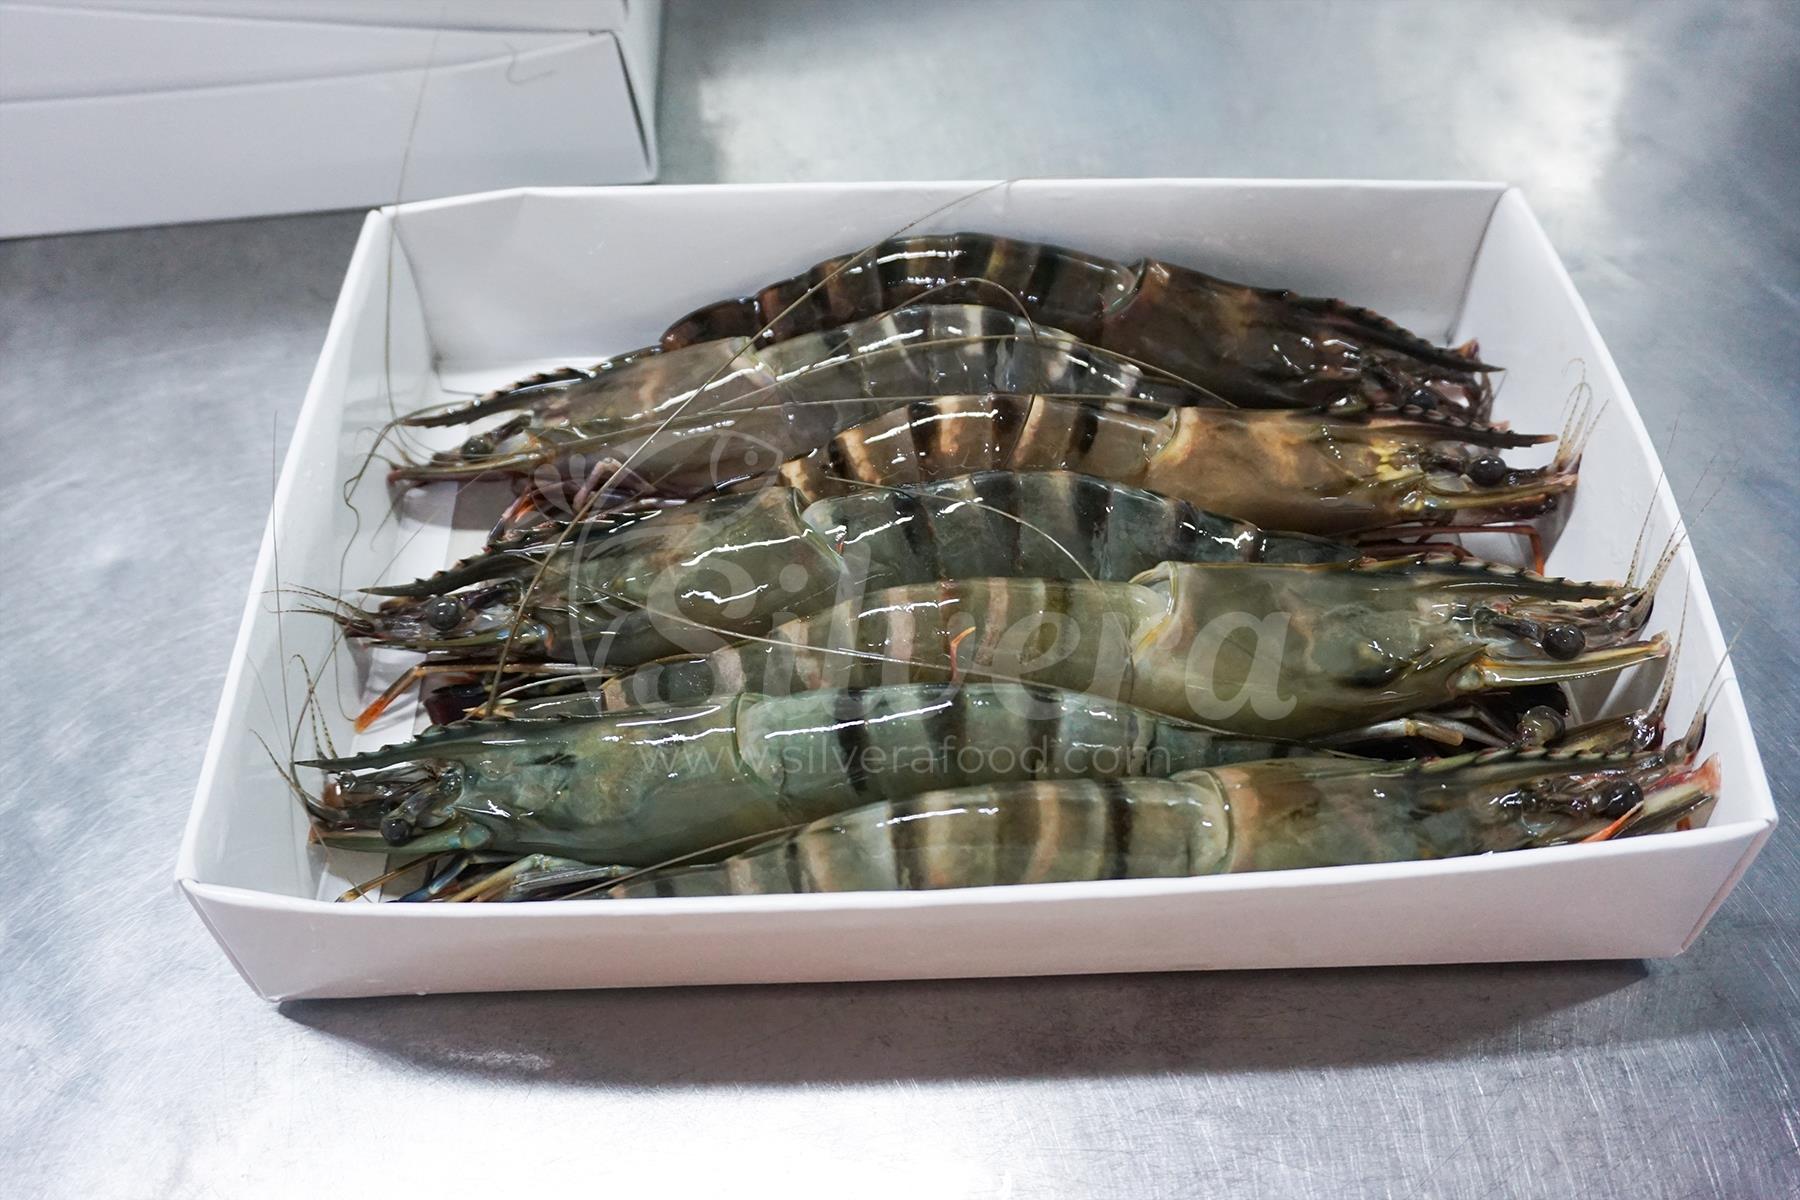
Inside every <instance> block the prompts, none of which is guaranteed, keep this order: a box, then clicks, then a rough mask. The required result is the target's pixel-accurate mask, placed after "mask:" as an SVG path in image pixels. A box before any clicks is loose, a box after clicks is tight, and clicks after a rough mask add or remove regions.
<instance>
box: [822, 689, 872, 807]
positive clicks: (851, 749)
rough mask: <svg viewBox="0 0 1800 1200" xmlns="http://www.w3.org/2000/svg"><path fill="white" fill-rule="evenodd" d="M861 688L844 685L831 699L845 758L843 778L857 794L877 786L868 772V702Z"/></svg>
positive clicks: (840, 744) (836, 728)
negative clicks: (845, 686)
mask: <svg viewBox="0 0 1800 1200" xmlns="http://www.w3.org/2000/svg"><path fill="white" fill-rule="evenodd" d="M867 699H868V698H867V694H866V693H865V692H864V691H863V689H861V688H845V689H843V690H842V691H840V692H838V694H837V695H836V697H834V698H833V700H832V702H831V723H832V725H833V726H834V727H835V732H836V734H837V745H838V753H839V754H840V755H842V756H843V760H844V780H845V782H847V783H848V784H849V785H850V790H851V791H852V792H854V793H856V795H858V796H867V795H869V794H870V793H872V792H874V791H875V790H876V788H875V783H874V780H873V779H872V778H871V777H870V775H869V706H868V703H867Z"/></svg>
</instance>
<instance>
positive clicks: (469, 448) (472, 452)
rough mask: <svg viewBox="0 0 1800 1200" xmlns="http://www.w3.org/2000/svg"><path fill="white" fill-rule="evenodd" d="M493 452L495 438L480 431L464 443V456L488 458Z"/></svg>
mask: <svg viewBox="0 0 1800 1200" xmlns="http://www.w3.org/2000/svg"><path fill="white" fill-rule="evenodd" d="M493 452H494V442H493V439H491V438H489V437H487V436H486V435H485V434H480V433H478V434H476V435H475V436H474V437H472V438H470V439H469V440H468V441H466V442H464V443H463V444H462V456H463V457H464V458H486V457H487V456H488V455H490V454H492V453H493Z"/></svg>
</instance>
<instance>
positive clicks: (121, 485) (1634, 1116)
mask: <svg viewBox="0 0 1800 1200" xmlns="http://www.w3.org/2000/svg"><path fill="white" fill-rule="evenodd" d="M667 51H668V58H667V66H666V77H665V82H664V86H663V94H662V112H663V113H664V118H663V121H664V123H663V129H662V138H663V145H664V148H665V162H666V175H665V178H667V179H670V180H750V179H795V178H797V179H839V178H882V177H920V176H930V177H937V178H955V177H982V176H994V175H1033V174H1063V175H1071V174H1098V175H1133V174H1157V175H1183V174H1216V175H1303V176H1304V175H1318V176H1325V175H1336V176H1378V177H1469V178H1485V179H1506V180H1511V181H1513V182H1516V183H1518V184H1521V185H1523V186H1524V187H1525V188H1526V189H1527V191H1528V193H1529V195H1530V198H1531V201H1532V203H1533V205H1534V206H1536V208H1537V210H1538V212H1539V213H1540V214H1541V215H1542V217H1543V219H1544V221H1545V224H1546V225H1547V227H1548V229H1549V232H1550V235H1551V237H1552V239H1553V240H1554V241H1555V243H1556V245H1557V247H1558V249H1559V250H1560V251H1561V252H1562V254H1563V256H1564V258H1565V260H1566V261H1567V262H1568V264H1569V267H1570V269H1571V271H1572V272H1573V273H1574V275H1575V278H1576V282H1577V284H1578V286H1579V287H1580V288H1581V290H1582V293H1583V295H1584V296H1585V297H1586V298H1587V300H1588V302H1589V303H1590V304H1591V305H1592V307H1593V310H1594V316H1595V319H1596V321H1597V322H1598V324H1599V326H1600V328H1601V330H1602V332H1603V333H1604V334H1605V336H1606V338H1607V339H1608V341H1609V343H1610V344H1611V346H1612V349H1613V351H1614V353H1615V354H1616V355H1617V357H1618V360H1619V365H1620V367H1621V369H1622V370H1623V372H1624V374H1625V377H1626V378H1627V380H1628V381H1629V382H1630V384H1631V386H1632V389H1633V392H1634V394H1635V396H1636V398H1637V400H1638V403H1639V404H1640V405H1641V406H1642V408H1643V410H1644V413H1645V416H1646V419H1647V420H1648V423H1649V425H1650V427H1651V428H1652V430H1653V431H1655V432H1656V433H1657V435H1658V440H1659V442H1660V443H1661V445H1662V447H1663V451H1664V454H1665V457H1666V459H1667V461H1668V464H1669V471H1670V475H1671V478H1672V481H1673V483H1674V485H1675V488H1676V492H1677V494H1678V495H1680V496H1683V497H1691V499H1689V500H1688V502H1687V505H1686V508H1687V512H1688V515H1689V517H1690V519H1691V523H1692V529H1693V540H1694V544H1695V546H1696V548H1697V550H1698V552H1699V555H1700V558H1701V561H1702V563H1703V565H1704V569H1705V571H1706V575H1707V578H1708V580H1709V581H1710V582H1711V586H1712V591H1713V599H1714V602H1715V603H1716V604H1717V606H1718V609H1719V616H1720V618H1721V620H1722V621H1723V623H1724V624H1725V626H1726V628H1727V630H1728V632H1729V631H1741V637H1740V640H1739V641H1738V643H1737V649H1736V659H1737V665H1738V673H1739V675H1740V677H1741V679H1742V681H1743V685H1744V690H1745V693H1746V697H1747V700H1748V702H1749V705H1750V709H1751V714H1752V717H1753V719H1754V720H1755V721H1756V723H1757V727H1758V729H1759V732H1760V735H1761V738H1762V749H1763V753H1764V755H1765V756H1766V758H1767V761H1768V766H1769V770H1770V774H1771V776H1772V777H1773V779H1774V783H1775V788H1776V793H1777V796H1778V799H1779V802H1780V803H1781V804H1782V806H1783V807H1784V808H1787V809H1789V810H1790V814H1789V815H1790V816H1791V815H1793V814H1792V812H1791V810H1792V808H1793V805H1794V803H1795V783H1794V781H1795V780H1796V779H1800V750H1797V749H1796V744H1795V729H1796V726H1797V720H1796V718H1797V716H1800V661H1797V660H1800V632H1797V631H1796V629H1795V627H1794V624H1793V618H1792V612H1793V597H1794V596H1795V595H1796V594H1800V522H1797V521H1796V509H1797V500H1800V484H1797V481H1796V477H1797V475H1800V452H1797V451H1796V449H1795V447H1796V446H1797V445H1800V384H1797V383H1796V370H1797V368H1800V354H1797V353H1796V350H1795V338H1794V331H1795V328H1796V325H1800V206H1797V205H1796V203H1795V197H1796V196H1797V195H1800V132H1797V123H1796V121H1795V119H1794V115H1795V114H1796V113H1797V112H1800V9H1797V8H1795V7H1794V6H1793V5H1791V4H1770V5H1752V4H1717V5H1690V4H1676V3H1659V4H1645V5H1639V6H1624V5H1580V6H1530V7H1525V6H1518V5H1511V4H1498V5H1484V4H1399V5H1374V4H1348V3H1345V4H1331V5H1321V4H1262V5H1252V4H1231V3H1224V4H1206V5H1156V4H1131V5H1127V4H1118V3H1113V4H1094V5H1092V6H1086V5H1075V4H1067V5H1064V4H1052V3H1044V4H1034V3H1022V2H1021V3H991V4H984V5H980V6H976V5H971V4H964V3H954V4H953V3H948V2H941V0H940V2H933V3H920V4H911V5H887V4H880V3H857V4H835V5H828V6H827V5H812V4H795V3H765V4H760V5H738V4H733V5H727V4H723V3H721V4H716V5H705V4H696V3H677V4H675V5H674V6H673V11H672V12H671V13H670V23H669V40H668V45H667ZM3 172H4V166H3V164H0V186H29V181H21V180H8V179H5V178H4V177H3ZM196 186H204V181H196ZM358 221H359V217H358V216H356V215H353V214H334V215H324V216H315V217H301V218H292V219H284V220H271V221H256V222H241V223H233V224H222V225H209V226H195V227H185V228H175V229H162V230H151V231H138V232H126V233H109V234H99V235H88V236H81V237H69V238H57V239H43V240H36V241H23V242H13V243H8V244H0V431H3V436H0V454H4V455H5V456H6V459H7V461H6V466H5V469H4V471H0V512H3V514H4V522H3V527H4V530H5V534H4V536H5V548H4V558H3V561H4V564H5V566H4V573H3V575H0V602H3V603H0V612H4V614H5V620H6V638H5V645H6V653H5V654H4V656H0V662H4V664H5V666H4V671H5V677H6V682H7V695H8V704H7V709H6V719H5V723H4V726H3V728H4V734H3V735H0V736H3V739H4V745H5V763H6V773H5V787H4V789H3V791H0V836H3V844H4V847H5V853H4V856H3V857H0V873H3V874H4V878H5V884H6V886H5V892H6V896H7V903H6V904H5V906H4V908H3V909H0V930H3V933H0V937H3V938H4V944H5V954H4V968H3V973H0V1033H3V1036H0V1064H4V1069H5V1078H6V1080H7V1084H8V1086H7V1087H6V1088H5V1089H4V1090H3V1091H0V1131H3V1133H0V1156H3V1157H4V1162H3V1165H0V1179H4V1180H5V1181H6V1182H5V1183H4V1184H0V1190H3V1191H4V1192H5V1193H6V1194H8V1195H18V1196H33V1195H71V1196H83V1197H93V1198H101V1197H137V1196H239V1195H255V1196H260V1197H277V1196H296V1197H306V1198H308V1200H317V1198H319V1197H335V1196H341V1195H351V1194H357V1195H391V1194H399V1193H400V1192H401V1190H402V1189H404V1192H405V1193H406V1194H413V1195H428V1194H439V1195H441V1194H445V1193H446V1189H448V1188H451V1187H456V1185H458V1184H468V1185H475V1184H478V1183H481V1182H492V1183H498V1184H501V1185H502V1186H506V1187H508V1189H509V1190H510V1191H513V1192H514V1193H515V1194H523V1195H535V1194H540V1193H544V1194H548V1193H551V1192H553V1191H558V1190H564V1189H571V1188H578V1189H580V1191H581V1193H582V1194H587V1193H591V1192H593V1191H596V1190H600V1189H604V1190H605V1191H607V1192H609V1193H613V1194H620V1195H645V1194H655V1195H670V1194H673V1195H685V1194H688V1193H690V1192H696V1191H699V1190H700V1189H701V1188H702V1187H706V1188H708V1189H717V1188H720V1187H730V1188H731V1189H732V1190H733V1194H742V1195H760V1194H770V1195H775V1194H780V1195H783V1196H795V1195H807V1194H818V1193H823V1192H827V1191H829V1192H832V1193H836V1194H852V1195H857V1196H859V1197H869V1196H886V1195H890V1194H891V1195H896V1196H899V1195H905V1196H908V1197H913V1196H919V1195H932V1196H962V1195H969V1196H1056V1195H1069V1196H1134V1197H1145V1196H1183V1197H1185V1196H1193V1195H1244V1196H1264V1197H1276V1196H1305V1197H1339V1196H1418V1195H1431V1196H1452V1197H1486V1196H1505V1195H1517V1196H1560V1195H1574V1194H1582V1195H1585V1196H1632V1197H1665V1196H1667V1197H1678V1196H1705V1195H1732V1196H1776V1195H1792V1194H1794V1193H1795V1192H1796V1190H1800V1098H1797V1096H1796V1082H1797V1080H1796V1075H1797V1072H1800V899H1797V897H1800V856H1797V852H1796V848H1795V847H1796V841H1795V839H1794V838H1793V837H1792V836H1790V835H1789V833H1788V831H1785V830H1784V831H1781V832H1778V833H1777V835H1776V837H1775V838H1774V839H1773V841H1772V842H1771V844H1770V845H1769V846H1768V848H1767V849H1766V850H1765V851H1764V853H1763V855H1762V858H1761V859H1760V860H1759V861H1758V863H1757V864H1756V866H1755V868H1754V869H1753V870H1752V871H1751V873H1750V875H1749V876H1748V878H1747V879H1746V880H1745V881H1744V883H1743V885H1742V886H1740V887H1739V888H1738V890H1737V891H1736V893H1735V894H1734V895H1733V896H1732V898H1731V900H1730V901H1729V902H1728V903H1727V904H1726V906H1725V907H1724V909H1723V910H1722V911H1721V912H1720V913H1719V915H1718V917H1717V919H1716V920H1715V921H1714V922H1713V924H1712V927H1711V928H1710V930H1709V931H1708V932H1707V933H1706V935H1705V936H1704V937H1703V938H1702V939H1701V940H1700V942H1699V944H1698V945H1697V947H1696V948H1695V949H1694V950H1693V951H1692V952H1690V953H1689V954H1687V955H1686V956H1684V957H1682V958H1680V959H1676V960H1673V961H1668V962H1650V963H1636V962H1625V963H1591V964H1569V965H1541V966H1517V965H1514V966H1494V967H1458V968H1446V969H1399V970H1363V971H1314V972H1279V973H1271V974H1221V975H1190V976H1146V977H1130V978H1120V977H1103V978H1087V979H1052V980H1019V981H998V982H996V981H989V982H945V983H921V984H889V985H878V986H875V985H871V986H833V987H797V988H780V989H776V988H732V989H721V990H712V991H688V992H623V993H609V994H597V993H576V994H564V995H542V996H471V997H437V998H424V999H399V1000H380V1001H350V1002H320V1003H294V1004H288V1005H284V1006H282V1007H279V1008H276V1007H273V1006H270V1005H267V1004H264V1003H263V1002H262V1001H260V1000H257V999H256V998H255V997H254V996H252V995H251V994H250V992H249V991H248V989H246V988H245V987H244V985H243V984H242V983H241V982H240V981H239V980H238V979H237V977H236V976H235V975H234V974H233V972H232V970H231V968H230V967H229V965H228V964H227V963H226V961H225V959H224V958H223V956H222V955H221V954H220V953H219V951H218V949H217V948H216V946H214V944H213V943H212V941H211V939H210V938H209V937H208V936H207V935H206V933H205V932H204V930H203V929H202V928H201V926H200V924H199V922H198V921H196V920H195V919H194V917H193V915H192V913H190V912H189V911H187V909H186V906H185V905H184V904H183V903H182V902H181V901H180V900H179V899H178V898H177V897H176V896H175V895H174V894H173V892H172V890H171V888H170V887H169V883H168V870H169V864H170V863H171V862H172V860H173V857H174V853H175V846H176V842H177V840H178V838H179V834H180V829H181V824H182V821H183V819H184V817H185V815H186V812H187V807H188V801H189V797H190V793H191V790H192V786H193V782H194V777H195V773H196V771H197V769H198V766H199V763H200V759H201V754H202V749H203V745H204V740H205V737H206V733H207V730H208V727H209V725H210V723H211V721H212V715H213V706H214V704H215V702H216V699H217V696H218V693H219V687H220V684H221V681H222V679H223V675H224V671H225V665H226V658H227V655H228V652H229V650H230V643H231V638H232V635H233V631H234V629H235V626H236V622H237V618H238V614H239V609H240V605H241V603H242V594H243V588H244V586H245V580H246V579H247V578H248V575H249V572H250V568H251V564H252V562H253V560H254V557H255V550H256V541H257V538H258V536H259V533H260V530H261V528H262V523H263V518H264V514H265V512H266V509H267V505H268V499H269V493H270V487H271V480H272V477H273V473H274V464H275V463H276V462H277V461H278V455H279V452H280V450H281V449H282V448H283V446H284V445H285V442H286V438H287V433H288V430H289V428H290V425H291V421H292V419H293V415H294V412H295V410H296V408H297V406H298V404H299V401H300V398H301V394H302V392H303V390H304V387H305V383H306V378H307V374H308V372H309V370H310V369H311V366H312V363H313V358H314V355H315V354H316V352H317V350H318V346H319V342H320V339H321V337H322V335H323V332H324V327H325V321H326V319H327V316H328V314H329V312H330V309H331V303H332V299H333V296H334V294H335V291H336V288H337V285H338V282H339V279H340V277H341V275H342V272H343V268H344V265H345V263H346V261H347V258H348V255H349V252H350V247H351V244H352V240H353V238H354V236H355V231H356V228H357V225H358ZM1678 422H1679V423H1678ZM1633 532H1634V531H1630V530H1624V531H1621V536H1622V537H1626V538H1628V537H1630V536H1632V534H1633ZM1702 665H1703V664H1689V666H1690V667H1691V668H1692V669H1699V668H1700V667H1701V666H1702ZM1607 917H1608V914H1607V912H1606V911H1605V910H1604V909H1599V910H1596V911H1595V912H1594V913H1593V919H1594V920H1596V921H1605V920H1606V919H1607ZM1518 919H1519V920H1520V921H1530V920H1531V919H1532V914H1531V913H1529V912H1521V913H1519V914H1518ZM1120 936H1122V937H1129V936H1130V931H1129V930H1122V931H1121V932H1120ZM457 1190H458V1192H459V1193H461V1192H462V1191H464V1190H466V1189H465V1188H458V1189H457Z"/></svg>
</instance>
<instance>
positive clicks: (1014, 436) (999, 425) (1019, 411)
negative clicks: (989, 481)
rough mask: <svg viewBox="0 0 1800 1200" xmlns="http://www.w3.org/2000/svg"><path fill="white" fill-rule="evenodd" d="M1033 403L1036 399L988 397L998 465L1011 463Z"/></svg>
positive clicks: (995, 458) (1003, 465)
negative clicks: (1020, 432)
mask: <svg viewBox="0 0 1800 1200" xmlns="http://www.w3.org/2000/svg"><path fill="white" fill-rule="evenodd" d="M1033 403H1035V401H1029V400H1024V401H1022V400H1020V399H1019V398H1018V397H1016V396H990V397H988V411H989V412H991V413H992V414H993V425H994V449H995V451H996V454H995V457H994V465H995V466H996V467H1005V466H1009V465H1011V461H1012V456H1013V452H1014V451H1015V450H1016V449H1017V448H1018V442H1019V431H1020V430H1021V429H1023V428H1024V427H1025V418H1026V417H1027V416H1029V415H1030V411H1031V410H1030V405H1031V404H1033Z"/></svg>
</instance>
